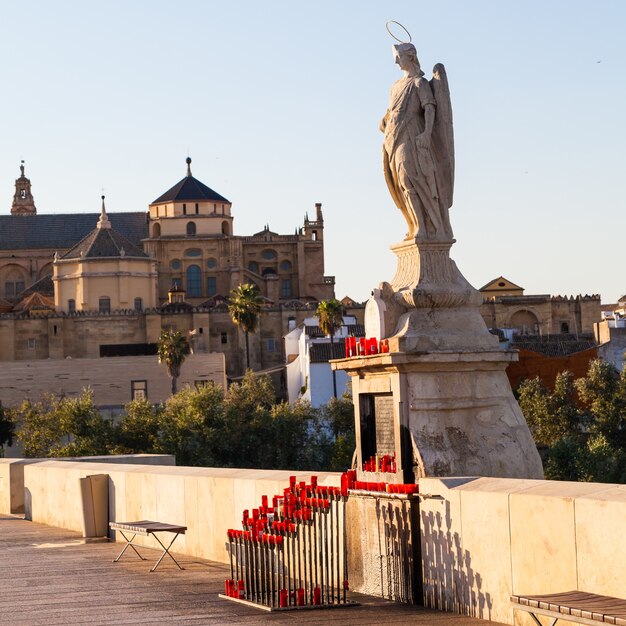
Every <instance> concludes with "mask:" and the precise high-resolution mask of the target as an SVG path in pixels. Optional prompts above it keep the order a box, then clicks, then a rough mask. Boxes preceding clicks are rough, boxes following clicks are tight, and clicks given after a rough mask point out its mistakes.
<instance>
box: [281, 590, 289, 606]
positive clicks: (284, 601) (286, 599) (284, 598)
mask: <svg viewBox="0 0 626 626" xmlns="http://www.w3.org/2000/svg"><path fill="white" fill-rule="evenodd" d="M288 605H289V594H288V593H287V590H286V589H281V590H280V606H281V608H285V607H286V606H288Z"/></svg>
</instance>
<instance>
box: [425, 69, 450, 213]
mask: <svg viewBox="0 0 626 626" xmlns="http://www.w3.org/2000/svg"><path fill="white" fill-rule="evenodd" d="M430 86H431V87H432V90H433V94H434V96H435V100H436V101H437V112H436V114H435V126H434V128H433V150H434V152H435V161H436V163H437V166H438V174H439V175H438V177H437V178H438V181H437V183H438V187H439V194H440V197H441V200H442V203H443V204H444V206H445V207H446V208H449V207H451V206H452V196H453V191H454V132H453V128H452V104H451V103H450V88H449V87H448V76H447V74H446V68H445V67H444V66H443V65H442V64H441V63H437V65H435V67H434V68H433V77H432V79H431V81H430Z"/></svg>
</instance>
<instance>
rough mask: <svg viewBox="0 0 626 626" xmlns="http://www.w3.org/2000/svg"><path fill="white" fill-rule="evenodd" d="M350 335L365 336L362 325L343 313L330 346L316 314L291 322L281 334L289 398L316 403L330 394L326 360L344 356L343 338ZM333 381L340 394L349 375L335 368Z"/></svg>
mask: <svg viewBox="0 0 626 626" xmlns="http://www.w3.org/2000/svg"><path fill="white" fill-rule="evenodd" d="M350 335H353V336H355V337H363V336H365V335H364V328H363V326H362V325H361V324H357V320H356V317H354V316H352V315H346V316H344V318H343V325H342V326H341V328H340V329H339V330H338V331H337V332H336V333H335V336H334V338H333V344H332V346H331V342H330V339H329V338H328V337H327V336H325V335H324V333H323V332H322V330H321V329H320V327H319V323H318V319H317V317H307V318H306V319H305V320H304V322H303V323H302V324H300V325H299V326H297V327H296V326H295V325H294V327H293V329H291V330H290V332H289V333H287V335H285V337H284V341H285V355H286V359H287V392H288V395H289V402H296V401H297V400H308V401H309V402H310V403H311V406H313V407H319V406H321V405H323V404H326V403H327V402H328V401H329V400H330V399H331V398H332V397H333V372H332V370H331V368H330V365H329V363H328V361H329V360H330V359H341V358H343V357H344V356H345V340H346V337H349V336H350ZM331 350H332V352H331ZM335 382H336V385H337V397H338V398H340V397H341V396H342V395H343V393H344V392H345V391H346V389H347V387H348V382H349V376H348V375H347V374H346V373H345V372H342V371H339V372H335Z"/></svg>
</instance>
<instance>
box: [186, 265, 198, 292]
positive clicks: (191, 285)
mask: <svg viewBox="0 0 626 626" xmlns="http://www.w3.org/2000/svg"><path fill="white" fill-rule="evenodd" d="M185 277H186V282H187V289H186V291H187V295H188V296H189V297H191V298H197V297H199V296H201V295H202V272H201V271H200V268H199V267H198V266H197V265H190V266H189V267H188V268H187V272H186V274H185Z"/></svg>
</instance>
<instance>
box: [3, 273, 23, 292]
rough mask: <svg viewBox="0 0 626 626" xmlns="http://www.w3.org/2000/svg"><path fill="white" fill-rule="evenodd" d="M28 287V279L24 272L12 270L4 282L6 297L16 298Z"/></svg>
mask: <svg viewBox="0 0 626 626" xmlns="http://www.w3.org/2000/svg"><path fill="white" fill-rule="evenodd" d="M25 285H26V279H25V278H24V274H23V273H22V271H19V270H17V269H14V270H12V271H11V272H9V273H8V274H7V277H6V278H5V282H4V297H5V298H15V296H17V295H18V294H20V293H21V292H22V291H24V289H25Z"/></svg>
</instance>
